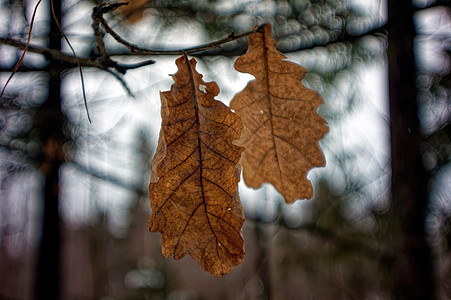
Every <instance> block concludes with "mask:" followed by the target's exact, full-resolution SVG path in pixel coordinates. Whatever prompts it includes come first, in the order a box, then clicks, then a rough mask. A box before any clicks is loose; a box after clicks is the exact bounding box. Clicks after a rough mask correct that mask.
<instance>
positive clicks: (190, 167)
mask: <svg viewBox="0 0 451 300" xmlns="http://www.w3.org/2000/svg"><path fill="white" fill-rule="evenodd" d="M196 63H197V62H196V60H195V59H191V60H189V59H188V57H187V56H186V55H184V56H182V57H180V58H178V59H177V60H176V64H177V67H178V72H177V73H176V74H175V75H173V76H172V77H173V79H174V81H175V83H174V84H173V85H172V87H171V90H170V91H166V92H162V93H160V97H161V117H162V124H161V131H160V137H159V140H158V146H157V150H156V153H155V156H154V158H153V160H152V165H151V168H152V175H151V183H150V185H149V196H150V200H151V202H150V203H151V209H152V213H151V216H150V219H149V224H148V225H149V230H150V231H152V232H160V233H161V239H162V251H163V255H164V256H166V257H170V256H171V255H173V256H174V258H175V259H180V258H182V257H183V256H184V255H185V254H189V255H191V256H192V257H193V258H194V259H195V260H196V261H197V262H198V263H199V264H200V265H201V266H202V268H203V269H204V270H205V271H207V272H210V273H211V274H213V275H215V276H218V277H219V276H222V275H224V274H226V273H228V272H230V271H231V270H232V269H233V267H234V266H236V265H238V264H241V263H242V262H243V256H244V248H243V237H242V225H243V222H244V214H243V210H242V207H241V203H240V200H239V196H238V181H239V176H240V167H239V164H238V162H239V160H240V157H241V152H242V151H243V148H242V147H238V146H236V145H233V144H232V142H233V140H236V139H238V138H239V136H240V133H241V130H242V124H241V121H240V119H239V117H238V116H237V115H236V114H235V113H233V112H232V111H231V110H230V108H228V107H227V106H225V105H224V104H223V103H221V102H220V101H217V100H215V99H214V97H215V96H216V95H217V94H218V93H219V88H218V85H217V84H216V83H215V82H204V81H203V80H202V75H200V74H199V73H197V72H196V70H195V66H196Z"/></svg>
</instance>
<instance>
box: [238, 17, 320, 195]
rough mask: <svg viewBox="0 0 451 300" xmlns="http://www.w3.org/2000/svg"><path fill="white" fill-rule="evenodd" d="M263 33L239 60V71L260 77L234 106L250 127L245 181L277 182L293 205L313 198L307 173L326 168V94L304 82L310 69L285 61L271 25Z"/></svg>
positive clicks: (240, 142)
mask: <svg viewBox="0 0 451 300" xmlns="http://www.w3.org/2000/svg"><path fill="white" fill-rule="evenodd" d="M262 29H263V30H262V32H257V33H254V34H252V35H250V36H249V48H248V51H247V53H246V54H245V55H243V56H241V57H239V58H238V59H237V60H236V62H235V69H236V70H237V71H239V72H243V73H250V74H252V75H253V76H254V77H255V80H253V81H251V82H249V83H248V85H247V86H246V88H245V89H244V90H243V91H241V92H240V93H238V94H237V95H236V96H235V97H234V99H233V100H232V102H231V103H230V108H232V109H233V110H234V111H235V112H236V113H237V114H238V115H239V116H240V117H241V121H242V122H243V126H244V129H243V132H242V134H241V138H240V139H239V140H238V141H236V144H237V145H239V146H244V147H245V151H244V153H243V157H242V160H241V164H242V166H243V176H244V182H245V183H246V184H247V185H248V186H250V187H253V188H258V187H259V186H260V185H261V184H262V183H263V182H269V183H272V184H273V185H274V187H275V188H276V189H277V190H278V191H279V192H280V193H281V194H282V195H283V196H284V198H285V200H286V202H287V203H292V202H294V201H295V200H296V199H302V198H311V197H312V196H313V188H312V185H311V183H310V181H309V180H308V179H307V178H306V173H307V172H308V170H309V169H311V168H313V167H316V166H323V165H324V164H325V160H324V156H323V153H322V151H321V149H320V148H319V145H318V140H319V139H321V138H322V137H323V135H324V134H325V133H326V132H327V131H328V127H327V125H326V121H325V120H324V119H323V118H322V117H320V116H319V115H318V114H317V113H316V110H317V108H318V106H320V105H321V104H322V103H323V100H322V99H321V96H320V95H319V94H318V93H316V92H315V91H313V90H310V89H308V88H306V87H305V86H304V85H303V84H302V79H303V78H304V76H305V74H306V73H307V70H306V69H305V68H304V67H302V66H299V65H296V64H294V63H291V62H288V61H286V60H284V59H286V57H285V56H284V55H283V54H282V53H280V52H279V51H277V49H276V41H275V40H274V39H273V38H272V37H271V25H270V24H266V25H264V26H262Z"/></svg>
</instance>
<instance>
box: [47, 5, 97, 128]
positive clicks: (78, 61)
mask: <svg viewBox="0 0 451 300" xmlns="http://www.w3.org/2000/svg"><path fill="white" fill-rule="evenodd" d="M50 7H51V8H52V16H53V20H54V21H55V23H56V26H57V27H58V29H59V31H60V33H61V36H62V37H63V38H64V40H65V41H66V43H67V44H68V45H69V47H70V50H71V51H72V54H73V55H74V58H75V61H76V63H77V67H78V71H79V72H80V80H81V88H82V91H83V101H84V103H85V109H86V114H87V116H88V121H89V123H92V122H91V116H90V115H89V110H88V101H87V100H86V91H85V81H84V79H83V71H82V69H81V64H80V60H79V59H78V57H77V55H76V54H75V50H74V47H72V44H71V43H70V42H69V39H68V38H67V36H66V34H65V33H64V31H63V28H62V27H61V24H60V22H59V21H58V18H57V17H56V13H55V9H54V8H53V0H50Z"/></svg>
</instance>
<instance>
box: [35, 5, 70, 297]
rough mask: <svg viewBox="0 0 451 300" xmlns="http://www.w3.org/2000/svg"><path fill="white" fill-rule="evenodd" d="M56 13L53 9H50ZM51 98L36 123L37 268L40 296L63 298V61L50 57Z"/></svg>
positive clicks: (57, 39) (54, 35)
mask: <svg viewBox="0 0 451 300" xmlns="http://www.w3.org/2000/svg"><path fill="white" fill-rule="evenodd" d="M53 3H54V9H55V13H56V16H57V18H58V19H59V22H60V24H61V1H54V2H53ZM49 13H50V16H51V15H52V13H51V11H50V12H49ZM49 48H51V49H57V50H60V49H61V35H60V32H59V29H58V27H57V25H56V23H55V21H54V20H53V18H51V24H50V32H49ZM47 70H48V76H49V82H48V83H49V85H48V91H49V93H48V98H47V100H46V102H45V103H44V104H43V105H42V106H41V107H39V108H38V110H37V112H36V115H35V119H34V121H35V126H36V129H37V130H38V132H39V135H40V139H41V142H42V148H41V153H40V158H39V160H40V162H41V165H40V169H41V172H42V174H43V175H44V180H45V182H44V190H43V202H44V203H43V214H42V224H43V225H42V231H41V241H40V246H39V253H38V265H37V270H36V281H35V285H36V286H35V293H36V299H59V297H60V286H61V279H60V274H61V272H60V217H59V211H58V210H59V199H58V198H59V185H60V182H59V172H60V167H61V164H62V162H63V160H64V154H63V150H62V147H63V143H64V135H63V124H64V116H63V114H62V112H61V97H60V92H61V90H60V89H61V73H62V68H61V64H60V63H59V62H58V61H56V60H54V59H51V58H50V59H49V64H48V67H47Z"/></svg>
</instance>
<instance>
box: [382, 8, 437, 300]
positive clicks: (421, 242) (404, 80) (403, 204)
mask: <svg viewBox="0 0 451 300" xmlns="http://www.w3.org/2000/svg"><path fill="white" fill-rule="evenodd" d="M414 12H415V11H414V7H413V6H412V4H411V1H407V0H402V1H401V0H391V1H389V14H388V34H389V38H388V59H389V61H388V63H389V93H390V130H391V159H392V161H391V163H392V178H391V197H392V199H391V200H392V208H391V209H392V211H391V212H392V214H393V216H394V217H395V218H392V219H395V220H396V219H397V220H398V221H397V222H399V224H397V225H395V228H396V227H397V228H398V229H399V233H400V235H398V236H396V234H394V240H393V241H392V242H393V243H392V247H393V251H394V254H395V264H394V266H393V270H392V271H393V273H392V274H393V293H394V296H395V298H396V299H434V298H435V294H434V290H435V287H434V272H433V261H432V254H431V249H430V246H429V244H428V242H427V240H426V232H425V220H426V216H427V206H428V197H429V192H428V189H427V184H428V180H429V177H430V176H429V174H428V172H426V170H425V169H424V167H423V163H422V153H421V144H422V135H421V132H420V124H419V118H418V103H417V90H416V84H415V81H416V66H415V55H414V45H413V42H414V38H415V35H416V33H415V27H414V23H413V15H414ZM399 236H401V237H402V238H399Z"/></svg>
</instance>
